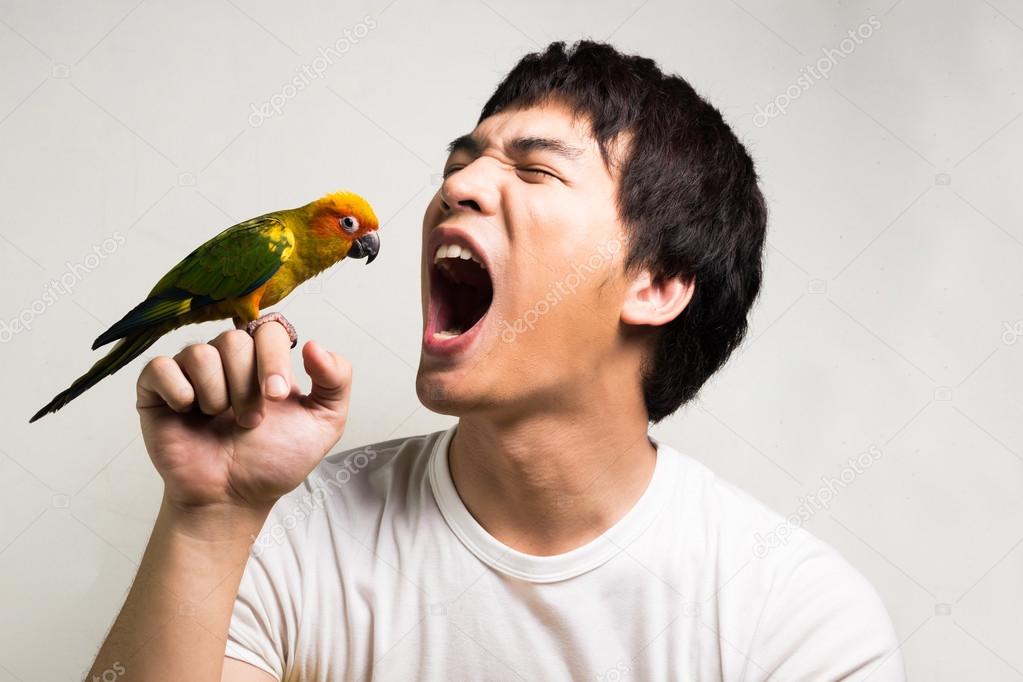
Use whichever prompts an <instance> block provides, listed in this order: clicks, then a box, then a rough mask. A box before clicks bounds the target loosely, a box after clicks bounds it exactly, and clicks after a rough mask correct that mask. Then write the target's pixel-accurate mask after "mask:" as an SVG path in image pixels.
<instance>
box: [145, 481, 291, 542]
mask: <svg viewBox="0 0 1023 682" xmlns="http://www.w3.org/2000/svg"><path fill="white" fill-rule="evenodd" d="M272 508H273V505H272V504H263V505H260V506H250V505H242V504H236V503H231V502H218V503H212V504H203V505H194V504H181V503H177V502H174V501H173V500H171V499H170V498H169V497H168V496H167V495H166V494H164V497H163V501H162V502H161V504H160V513H159V517H158V519H157V523H158V524H161V522H162V525H164V526H165V527H166V528H168V529H170V530H172V531H173V532H174V533H175V534H176V535H180V536H182V537H185V538H188V539H189V540H194V541H197V542H207V543H231V544H234V543H244V544H245V545H246V546H247V545H249V544H251V543H252V542H253V540H254V539H255V537H256V536H257V535H258V534H259V532H260V530H262V528H263V524H264V523H265V522H266V518H267V516H268V515H269V514H270V510H271V509H272Z"/></svg>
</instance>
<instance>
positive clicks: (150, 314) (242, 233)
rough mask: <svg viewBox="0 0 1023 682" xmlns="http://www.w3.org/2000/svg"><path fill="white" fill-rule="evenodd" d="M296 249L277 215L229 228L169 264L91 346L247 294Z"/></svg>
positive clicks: (271, 273) (290, 234)
mask: <svg viewBox="0 0 1023 682" xmlns="http://www.w3.org/2000/svg"><path fill="white" fill-rule="evenodd" d="M294 248H295V235H294V234H293V233H292V232H291V230H290V229H288V228H287V226H285V224H284V223H283V222H282V221H281V220H280V218H278V217H277V216H276V215H275V214H272V213H269V214H267V215H263V216H259V217H258V218H253V219H252V220H247V221H245V222H244V223H238V224H237V225H233V226H232V227H229V228H227V229H226V230H224V231H223V232H221V233H220V234H218V235H217V236H215V237H213V238H212V239H210V240H209V241H208V242H206V243H205V244H203V245H202V246H200V247H199V248H197V249H196V250H195V251H193V252H192V253H190V254H188V255H187V256H185V258H184V259H183V260H182V261H181V262H180V263H178V264H177V265H175V266H174V267H173V268H171V270H170V272H168V273H167V274H166V275H164V276H163V278H161V279H160V281H159V282H157V283H156V286H155V287H153V290H152V291H150V292H149V296H148V297H147V298H146V300H144V301H143V302H142V303H140V304H138V305H137V306H135V308H133V309H132V310H131V311H130V312H129V313H128V314H127V315H125V316H124V317H123V318H121V319H120V320H119V321H118V322H117V323H115V324H114V326H112V327H111V328H110V329H108V330H107V331H105V332H103V333H102V334H101V335H100V336H99V337H98V338H97V339H96V341H95V342H94V343H93V344H92V347H93V349H96V348H99V347H100V346H102V345H104V344H107V343H110V342H111V341H114V340H116V339H120V338H123V337H124V336H126V335H127V334H129V333H131V332H132V331H135V330H137V329H140V328H144V327H150V326H153V325H157V324H161V323H163V322H167V321H169V320H172V319H175V318H180V317H181V316H183V315H185V314H187V313H189V312H191V311H194V310H197V309H199V308H203V307H205V306H209V305H212V304H215V303H218V302H220V301H223V300H225V299H228V298H237V297H240V296H244V295H246V294H248V293H249V292H251V291H253V290H254V289H257V288H259V287H260V286H262V285H263V284H265V283H266V281H267V280H269V279H270V278H271V277H273V276H274V273H276V272H277V271H278V270H279V269H280V267H281V265H282V264H284V262H285V261H287V260H288V258H289V257H290V256H291V253H292V251H293V250H294Z"/></svg>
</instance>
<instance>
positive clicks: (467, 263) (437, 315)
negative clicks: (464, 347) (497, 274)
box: [426, 244, 494, 343]
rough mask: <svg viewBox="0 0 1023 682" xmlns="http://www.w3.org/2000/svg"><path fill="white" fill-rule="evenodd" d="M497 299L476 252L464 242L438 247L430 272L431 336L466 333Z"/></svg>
mask: <svg viewBox="0 0 1023 682" xmlns="http://www.w3.org/2000/svg"><path fill="white" fill-rule="evenodd" d="M493 299H494V286H493V283H492V281H491V279H490V273H489V272H488V271H487V269H486V266H485V265H484V264H483V262H482V261H481V260H480V259H479V258H478V257H477V256H476V254H474V253H473V252H472V251H471V250H470V249H468V248H467V247H466V246H463V245H460V244H445V245H442V246H440V247H438V249H437V251H436V252H435V254H434V256H433V267H432V271H431V276H430V309H431V315H430V324H429V327H428V328H427V330H426V331H427V336H428V337H432V340H433V341H434V342H440V343H443V342H444V341H447V340H449V339H454V338H457V337H459V336H462V335H464V334H465V333H466V332H467V331H469V330H472V329H474V328H475V327H476V326H477V325H478V324H479V322H480V321H481V320H482V319H483V318H484V317H486V314H487V311H488V310H489V309H490V304H491V302H492V301H493ZM428 340H430V339H428Z"/></svg>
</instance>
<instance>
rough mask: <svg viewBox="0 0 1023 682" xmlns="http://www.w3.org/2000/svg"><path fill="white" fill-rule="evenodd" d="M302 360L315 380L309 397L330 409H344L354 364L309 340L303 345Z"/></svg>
mask: <svg viewBox="0 0 1023 682" xmlns="http://www.w3.org/2000/svg"><path fill="white" fill-rule="evenodd" d="M302 362H303V364H304V365H305V371H306V374H308V375H309V378H310V379H312V381H313V387H312V390H310V391H309V398H310V399H311V400H312V401H313V402H314V403H315V404H317V405H319V406H321V407H325V408H327V409H328V410H332V411H334V412H341V411H342V410H344V409H345V406H346V404H347V403H348V394H349V391H350V389H351V386H352V365H351V364H350V363H349V362H348V360H346V359H344V358H343V357H341V356H340V355H338V354H337V353H331V352H329V351H327V350H325V349H324V348H323V347H321V346H320V345H319V344H318V343H316V342H315V341H309V342H307V343H306V344H305V346H303V347H302Z"/></svg>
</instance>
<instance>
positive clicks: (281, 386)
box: [253, 323, 293, 400]
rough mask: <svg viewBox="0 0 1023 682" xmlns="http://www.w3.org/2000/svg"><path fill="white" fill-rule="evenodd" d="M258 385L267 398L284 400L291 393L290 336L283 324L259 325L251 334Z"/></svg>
mask: <svg viewBox="0 0 1023 682" xmlns="http://www.w3.org/2000/svg"><path fill="white" fill-rule="evenodd" d="M253 336H254V341H255V344H256V367H257V369H258V372H259V386H260V388H261V389H262V391H263V396H264V397H265V398H267V399H268V400H284V399H285V398H287V397H288V394H290V393H291V386H292V383H293V382H292V380H291V338H290V337H289V336H288V332H287V330H285V329H284V326H283V325H280V324H277V323H270V324H264V325H260V326H259V328H258V329H256V331H255V333H254V334H253Z"/></svg>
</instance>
